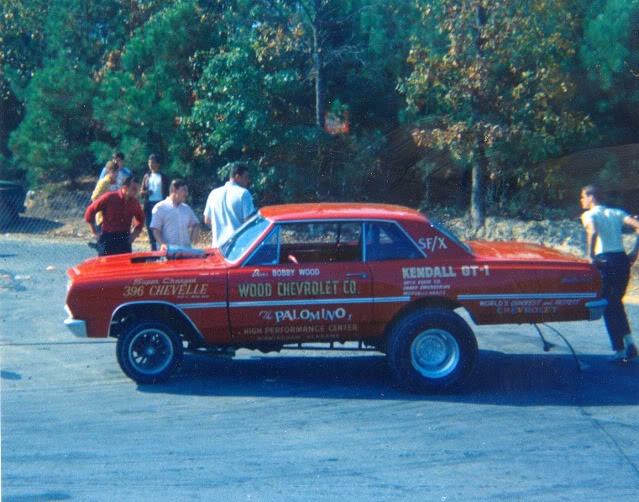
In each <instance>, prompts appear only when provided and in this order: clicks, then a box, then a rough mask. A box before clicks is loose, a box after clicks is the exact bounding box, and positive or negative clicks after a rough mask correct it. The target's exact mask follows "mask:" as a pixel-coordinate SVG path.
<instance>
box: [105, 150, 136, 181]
mask: <svg viewBox="0 0 639 502" xmlns="http://www.w3.org/2000/svg"><path fill="white" fill-rule="evenodd" d="M111 160H112V161H113V162H115V163H116V164H117V165H118V167H119V168H120V169H119V171H118V176H117V178H116V184H117V187H118V189H120V188H122V180H123V179H124V178H125V176H130V175H131V174H132V173H131V171H129V169H127V168H126V166H125V165H124V154H123V153H122V152H116V153H114V154H113V157H111ZM106 175H107V170H106V165H105V166H104V167H103V168H102V171H101V172H100V177H99V178H98V181H100V180H101V179H103V178H104V177H106Z"/></svg>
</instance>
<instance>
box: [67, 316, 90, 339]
mask: <svg viewBox="0 0 639 502" xmlns="http://www.w3.org/2000/svg"><path fill="white" fill-rule="evenodd" d="M64 325H65V326H66V327H67V328H69V330H70V331H71V333H73V334H74V335H75V336H77V337H80V338H87V337H88V333H87V323H86V321H81V320H80V319H74V318H73V317H69V318H68V319H65V320H64Z"/></svg>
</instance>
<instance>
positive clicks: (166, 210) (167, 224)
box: [150, 179, 200, 250]
mask: <svg viewBox="0 0 639 502" xmlns="http://www.w3.org/2000/svg"><path fill="white" fill-rule="evenodd" d="M188 196H189V187H188V185H187V183H186V181H185V180H182V179H177V180H173V181H172V182H171V188H170V193H169V196H168V197H167V198H166V199H164V200H163V201H161V202H158V203H157V204H156V205H155V206H154V207H153V212H152V214H153V216H152V219H151V225H150V227H151V230H152V232H153V235H154V237H155V241H156V242H157V244H158V246H159V248H160V249H163V250H166V249H167V248H168V246H180V247H191V245H192V244H193V243H194V242H197V239H198V237H199V235H200V222H199V221H198V219H197V216H195V213H194V212H193V210H192V209H191V208H190V207H189V206H188V205H187V204H186V203H185V201H186V198H187V197H188Z"/></svg>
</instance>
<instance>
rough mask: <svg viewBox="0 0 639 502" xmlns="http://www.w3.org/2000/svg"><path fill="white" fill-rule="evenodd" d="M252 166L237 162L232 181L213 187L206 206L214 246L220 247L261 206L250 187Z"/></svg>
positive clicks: (232, 171) (232, 172) (233, 169)
mask: <svg viewBox="0 0 639 502" xmlns="http://www.w3.org/2000/svg"><path fill="white" fill-rule="evenodd" d="M249 184H250V179H249V173H248V167H246V165H244V164H240V163H236V164H233V166H232V167H231V172H230V174H229V181H227V182H226V184H225V185H224V186H221V187H219V188H216V189H214V190H212V191H211V193H210V194H209V197H208V199H207V201H206V207H205V208H204V223H206V224H207V225H211V231H212V237H213V238H212V246H213V247H214V248H216V247H220V245H221V244H222V243H223V242H225V241H226V240H227V239H228V238H229V237H230V236H231V235H232V234H233V232H234V231H235V230H236V229H238V228H239V227H240V226H242V224H243V223H244V222H245V221H246V220H247V219H248V218H249V217H250V216H251V215H252V214H253V213H255V211H257V209H256V208H255V205H254V204H253V196H252V195H251V193H250V192H249V191H248V186H249Z"/></svg>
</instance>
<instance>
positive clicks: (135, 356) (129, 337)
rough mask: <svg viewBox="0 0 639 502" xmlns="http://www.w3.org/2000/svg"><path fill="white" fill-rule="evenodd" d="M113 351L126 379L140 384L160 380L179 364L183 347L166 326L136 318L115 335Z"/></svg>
mask: <svg viewBox="0 0 639 502" xmlns="http://www.w3.org/2000/svg"><path fill="white" fill-rule="evenodd" d="M116 353H117V357H118V364H119V365H120V368H122V371H123V372H124V373H125V374H126V375H127V376H128V377H129V378H131V379H132V380H134V381H135V382H137V383H140V384H147V383H160V382H164V381H166V380H167V379H168V378H169V377H171V375H173V373H175V372H176V371H177V369H178V368H179V367H180V364H181V363H182V356H183V354H184V347H183V345H182V340H181V339H180V337H179V336H178V335H177V334H176V333H175V331H173V329H172V328H171V327H170V326H169V325H167V324H165V323H163V322H158V321H140V322H138V323H136V324H135V325H132V326H131V327H130V328H129V329H128V330H127V331H126V332H125V333H124V334H123V335H122V336H120V338H118V344H117V347H116Z"/></svg>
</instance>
